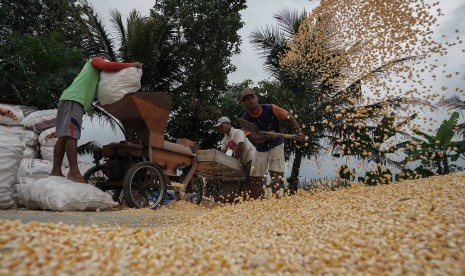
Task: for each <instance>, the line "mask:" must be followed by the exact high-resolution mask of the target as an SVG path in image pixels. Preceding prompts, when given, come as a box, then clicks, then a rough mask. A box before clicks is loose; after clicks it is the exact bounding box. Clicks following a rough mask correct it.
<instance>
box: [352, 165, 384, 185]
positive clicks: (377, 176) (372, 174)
mask: <svg viewBox="0 0 465 276" xmlns="http://www.w3.org/2000/svg"><path fill="white" fill-rule="evenodd" d="M358 180H359V181H360V182H362V183H364V184H365V185H367V186H375V185H377V184H389V183H391V182H392V172H391V171H390V170H389V169H386V170H384V171H369V172H367V173H366V174H365V177H360V178H359V179H358Z"/></svg>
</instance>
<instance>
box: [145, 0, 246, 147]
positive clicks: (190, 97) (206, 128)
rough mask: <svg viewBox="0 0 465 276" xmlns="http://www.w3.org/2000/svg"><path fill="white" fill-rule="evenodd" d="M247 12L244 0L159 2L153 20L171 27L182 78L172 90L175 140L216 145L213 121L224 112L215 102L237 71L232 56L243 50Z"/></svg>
mask: <svg viewBox="0 0 465 276" xmlns="http://www.w3.org/2000/svg"><path fill="white" fill-rule="evenodd" d="M245 8H246V5H245V1H243V0H242V1H238V0H236V1H229V0H214V1H205V0H194V1H182V0H164V1H158V2H156V4H155V6H154V9H153V10H152V12H151V17H152V18H154V19H156V20H162V22H168V23H169V24H166V26H168V27H171V29H170V30H169V33H168V34H169V38H170V44H171V47H172V49H173V50H174V51H175V52H174V54H175V61H176V63H175V64H174V66H175V67H174V70H173V72H176V73H177V75H176V76H175V79H174V80H171V82H170V85H169V90H168V91H167V92H168V93H169V94H171V95H172V96H173V105H172V109H173V112H174V114H173V115H174V116H172V118H171V120H170V122H169V124H168V129H167V130H168V133H169V135H170V136H171V137H185V138H189V139H191V140H194V141H197V142H199V143H200V145H201V146H202V147H203V148H210V147H213V146H214V145H216V143H217V140H216V139H217V138H216V137H214V136H213V135H211V134H212V132H213V130H212V128H211V121H212V120H215V119H216V118H218V116H219V115H220V110H219V108H218V106H215V105H212V104H211V103H214V102H216V101H217V98H218V97H219V95H220V93H221V92H223V91H226V89H227V75H228V74H229V73H230V72H232V71H233V70H235V68H234V66H233V65H232V64H231V60H230V58H231V56H232V55H233V54H235V53H238V52H239V44H240V37H239V35H238V34H237V31H238V30H239V29H240V28H242V26H243V22H242V21H241V15H240V13H239V12H240V11H241V10H243V9H245ZM157 22H159V21H157Z"/></svg>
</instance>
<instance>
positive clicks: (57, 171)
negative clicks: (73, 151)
mask: <svg viewBox="0 0 465 276" xmlns="http://www.w3.org/2000/svg"><path fill="white" fill-rule="evenodd" d="M66 138H67V137H66V136H64V137H60V138H58V141H57V142H56V144H55V146H54V148H53V168H52V172H51V173H50V175H53V176H64V175H63V172H62V171H61V165H62V163H63V158H64V156H65V146H66Z"/></svg>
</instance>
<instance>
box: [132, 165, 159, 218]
mask: <svg viewBox="0 0 465 276" xmlns="http://www.w3.org/2000/svg"><path fill="white" fill-rule="evenodd" d="M145 169H148V170H150V171H151V172H152V173H153V175H154V176H155V177H156V178H157V180H156V181H158V183H159V186H160V187H159V189H158V190H159V191H158V196H157V198H154V199H153V204H152V205H150V201H149V193H148V192H149V191H148V190H147V189H144V190H143V191H144V192H145V193H146V195H143V197H144V199H145V201H146V202H144V203H146V204H144V203H143V202H141V201H140V199H139V200H136V199H135V198H134V193H133V192H136V191H138V190H136V189H134V184H135V183H134V181H135V179H134V178H135V177H137V178H139V177H140V176H138V175H137V174H138V173H139V174H140V172H141V170H145ZM166 185H167V183H166V180H165V176H164V173H163V171H162V170H161V169H160V167H159V166H158V165H156V164H154V163H152V162H140V163H137V164H135V165H134V166H132V167H131V168H129V170H128V171H127V172H126V175H125V176H124V180H123V194H124V199H125V200H126V203H127V204H128V206H129V207H131V208H146V207H150V208H152V209H158V207H159V206H160V205H161V203H162V202H163V201H164V199H165V197H166ZM147 188H149V187H147ZM151 188H153V185H152V187H151Z"/></svg>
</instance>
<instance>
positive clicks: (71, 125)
mask: <svg viewBox="0 0 465 276" xmlns="http://www.w3.org/2000/svg"><path fill="white" fill-rule="evenodd" d="M83 116H84V108H83V107H82V105H81V104H80V103H78V102H75V101H65V100H63V101H59V102H58V110H57V120H56V135H57V137H64V136H68V137H71V138H74V139H76V140H78V139H79V138H81V125H82V117H83Z"/></svg>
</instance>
